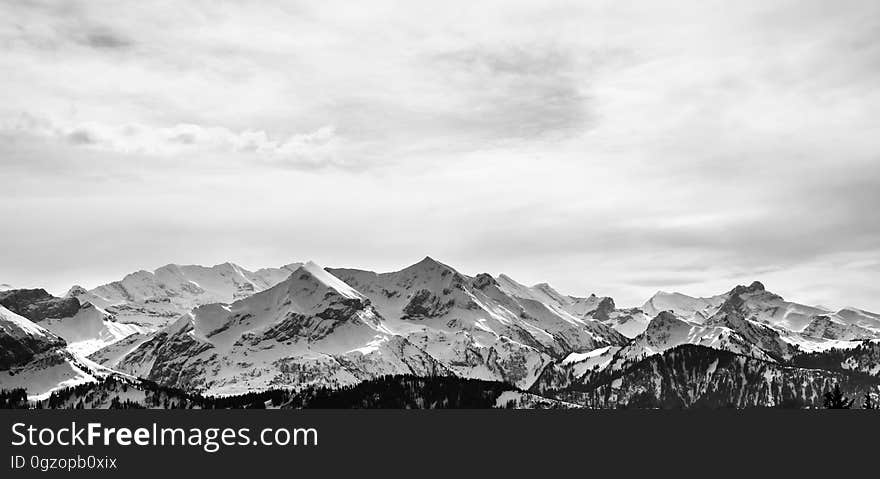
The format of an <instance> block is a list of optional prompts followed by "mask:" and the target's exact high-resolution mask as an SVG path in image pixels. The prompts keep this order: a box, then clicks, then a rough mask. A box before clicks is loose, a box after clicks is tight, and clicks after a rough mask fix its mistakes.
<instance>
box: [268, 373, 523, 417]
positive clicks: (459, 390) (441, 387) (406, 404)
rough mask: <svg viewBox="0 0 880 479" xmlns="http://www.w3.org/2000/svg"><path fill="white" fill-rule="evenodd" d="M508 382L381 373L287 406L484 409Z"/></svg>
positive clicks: (314, 391) (316, 391) (301, 396)
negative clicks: (372, 377) (386, 374)
mask: <svg viewBox="0 0 880 479" xmlns="http://www.w3.org/2000/svg"><path fill="white" fill-rule="evenodd" d="M514 389H515V388H514V387H513V386H510V385H509V384H505V383H501V382H496V381H483V380H479V379H466V378H460V377H456V376H430V377H420V376H413V375H395V376H382V377H379V378H376V379H370V380H367V381H363V382H360V383H358V384H355V385H351V386H344V387H341V388H337V389H328V388H324V387H321V388H309V389H306V390H304V391H302V392H300V393H298V394H296V395H295V396H293V397H292V398H291V400H290V401H289V402H288V403H287V404H285V405H284V407H286V408H297V409H314V408H319V409H444V408H452V409H485V408H492V407H495V403H496V401H497V399H498V397H499V396H500V395H501V393H503V392H504V391H510V390H514Z"/></svg>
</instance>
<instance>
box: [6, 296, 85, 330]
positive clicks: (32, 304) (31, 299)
mask: <svg viewBox="0 0 880 479" xmlns="http://www.w3.org/2000/svg"><path fill="white" fill-rule="evenodd" d="M0 305H2V306H4V307H5V308H7V309H9V310H10V311H12V312H14V313H16V314H19V315H21V316H24V317H25V318H27V319H29V320H31V321H33V322H40V321H42V320H44V319H46V318H67V317H70V316H73V315H75V314H76V313H77V311H79V308H80V304H79V301H78V300H77V299H76V298H56V297H55V296H52V295H51V294H49V293H47V292H46V290H44V289H11V290H7V291H0Z"/></svg>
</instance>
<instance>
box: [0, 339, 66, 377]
mask: <svg viewBox="0 0 880 479" xmlns="http://www.w3.org/2000/svg"><path fill="white" fill-rule="evenodd" d="M64 346H65V343H64V340H63V339H61V338H58V337H55V338H53V340H49V341H47V340H43V339H39V338H31V337H25V338H13V337H11V336H9V335H7V334H4V333H3V332H2V331H0V371H6V370H8V369H10V368H13V367H15V366H20V365H22V364H25V363H27V362H28V361H30V360H31V359H33V358H34V356H36V355H38V354H40V353H43V352H46V351H49V350H51V349H55V348H62V347H64Z"/></svg>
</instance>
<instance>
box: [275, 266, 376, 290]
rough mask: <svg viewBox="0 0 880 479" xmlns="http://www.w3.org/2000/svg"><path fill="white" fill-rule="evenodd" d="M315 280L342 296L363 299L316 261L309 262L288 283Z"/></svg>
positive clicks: (292, 275)
mask: <svg viewBox="0 0 880 479" xmlns="http://www.w3.org/2000/svg"><path fill="white" fill-rule="evenodd" d="M304 279H313V280H314V281H316V282H318V283H319V284H321V285H323V286H325V287H327V288H330V289H332V290H335V291H336V292H337V293H339V294H340V295H342V296H344V297H346V298H350V299H363V295H361V294H360V293H359V292H357V290H355V289H354V288H352V287H351V286H349V285H348V284H346V283H345V282H344V281H342V280H341V279H339V278H337V277H336V276H333V275H332V274H330V273H328V272H327V270H325V269H324V268H323V267H321V266H320V265H319V264H318V263H315V262H314V261H308V262H306V263H305V264H303V265H302V266H300V267H299V268H297V269H296V270H295V271H294V272H293V273H292V274H291V275H290V278H288V280H287V281H288V282H290V281H295V280H304Z"/></svg>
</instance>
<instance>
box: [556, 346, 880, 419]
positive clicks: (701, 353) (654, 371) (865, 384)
mask: <svg viewBox="0 0 880 479" xmlns="http://www.w3.org/2000/svg"><path fill="white" fill-rule="evenodd" d="M838 383H839V384H840V385H841V389H842V390H843V392H844V393H845V394H846V395H848V396H861V395H863V394H864V393H865V392H869V391H877V390H878V385H880V380H878V379H877V378H875V377H872V376H869V375H865V374H861V373H857V372H849V371H825V370H815V369H802V368H795V367H789V366H782V365H779V364H776V363H771V362H767V361H761V360H758V359H754V358H749V357H746V356H741V355H737V354H733V353H730V352H726V351H720V350H716V349H710V348H706V347H702V346H694V345H683V346H679V347H676V348H673V349H671V350H668V351H666V352H665V353H663V354H659V355H655V356H650V357H648V358H647V359H645V360H643V361H641V362H639V363H637V364H636V365H634V366H632V367H630V368H628V369H626V370H623V371H615V372H610V371H605V372H602V373H599V374H597V375H595V376H593V377H592V378H591V379H590V382H589V383H586V384H579V385H576V386H572V387H571V388H569V389H566V390H563V391H557V392H555V393H550V394H551V395H553V396H555V397H557V398H559V399H564V400H567V401H572V402H578V403H581V404H585V405H587V406H591V407H599V408H624V407H636V408H724V407H737V408H745V407H791V408H803V407H821V406H822V403H823V395H824V393H825V392H826V391H828V390H830V389H831V388H832V387H833V386H834V385H835V384H838Z"/></svg>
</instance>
